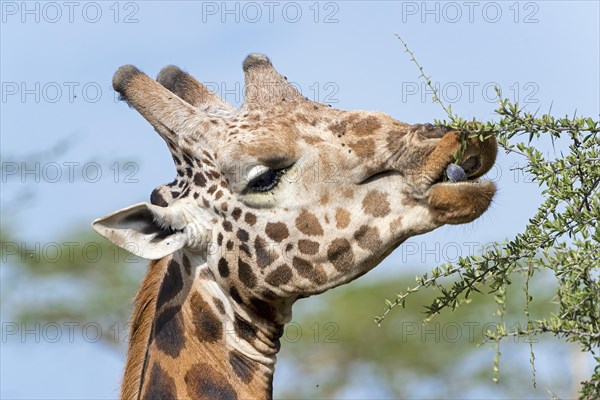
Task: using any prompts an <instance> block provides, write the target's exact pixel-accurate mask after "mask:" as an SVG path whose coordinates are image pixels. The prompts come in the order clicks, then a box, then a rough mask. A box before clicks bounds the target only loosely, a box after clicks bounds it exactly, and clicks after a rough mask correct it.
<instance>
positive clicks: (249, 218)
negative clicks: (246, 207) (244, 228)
mask: <svg viewBox="0 0 600 400" xmlns="http://www.w3.org/2000/svg"><path fill="white" fill-rule="evenodd" d="M244 221H246V223H247V224H248V225H250V226H253V225H254V224H255V223H256V215H254V214H252V213H250V212H247V213H246V214H244Z"/></svg>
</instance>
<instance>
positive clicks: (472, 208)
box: [427, 143, 496, 224]
mask: <svg viewBox="0 0 600 400" xmlns="http://www.w3.org/2000/svg"><path fill="white" fill-rule="evenodd" d="M494 146H495V143H494ZM495 156H496V153H495V147H493V150H492V147H490V148H489V150H488V152H487V153H486V152H483V153H482V154H473V153H471V154H467V155H465V158H464V161H463V162H462V163H460V165H457V164H454V163H448V164H446V165H445V166H444V167H442V168H440V169H439V171H438V173H437V175H436V177H435V178H434V181H433V183H432V185H431V187H430V189H429V195H428V199H427V203H428V206H429V209H430V211H431V213H432V215H433V218H434V220H435V221H436V222H437V223H440V224H464V223H468V222H471V221H473V220H475V219H477V218H479V216H481V214H483V213H484V212H485V211H486V210H487V209H488V207H489V206H490V204H491V203H492V199H493V197H494V195H495V193H496V185H495V184H494V183H493V182H491V181H489V180H485V179H480V177H481V176H482V175H484V174H485V173H486V172H488V171H489V170H490V169H491V168H492V166H493V165H494V161H495V158H496V157H495Z"/></svg>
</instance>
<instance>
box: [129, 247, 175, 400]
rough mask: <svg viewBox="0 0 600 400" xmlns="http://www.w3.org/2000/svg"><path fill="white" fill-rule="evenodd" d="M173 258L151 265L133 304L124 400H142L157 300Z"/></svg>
mask: <svg viewBox="0 0 600 400" xmlns="http://www.w3.org/2000/svg"><path fill="white" fill-rule="evenodd" d="M170 257H171V256H167V257H164V258H162V259H160V260H156V261H152V262H150V264H149V266H148V271H147V272H146V276H145V277H144V280H143V281H142V284H141V286H140V289H139V290H138V292H137V294H136V296H135V299H134V301H133V311H132V313H131V318H130V320H129V324H130V337H129V351H128V353H127V361H126V363H125V373H124V374H123V381H122V385H121V399H127V400H129V399H138V398H139V397H140V390H141V388H142V384H143V382H142V376H143V375H144V370H145V368H146V365H145V364H146V356H147V350H148V343H149V342H150V339H151V334H152V324H153V321H154V317H155V314H156V298H157V297H158V291H159V290H160V285H161V282H162V280H163V277H164V272H165V270H166V265H167V264H168V261H169V258H170Z"/></svg>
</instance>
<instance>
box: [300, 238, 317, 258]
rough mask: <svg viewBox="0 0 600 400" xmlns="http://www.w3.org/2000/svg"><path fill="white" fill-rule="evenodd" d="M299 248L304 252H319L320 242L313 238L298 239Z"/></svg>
mask: <svg viewBox="0 0 600 400" xmlns="http://www.w3.org/2000/svg"><path fill="white" fill-rule="evenodd" d="M298 249H299V250H300V252H301V253H304V254H310V255H313V254H317V252H318V251H319V243H317V242H313V241H312V240H305V239H301V240H299V241H298Z"/></svg>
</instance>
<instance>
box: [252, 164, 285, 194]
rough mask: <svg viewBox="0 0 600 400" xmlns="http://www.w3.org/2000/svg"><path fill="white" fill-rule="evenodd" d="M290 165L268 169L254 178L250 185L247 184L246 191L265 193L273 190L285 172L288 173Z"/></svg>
mask: <svg viewBox="0 0 600 400" xmlns="http://www.w3.org/2000/svg"><path fill="white" fill-rule="evenodd" d="M288 168H289V167H286V168H281V169H268V170H266V171H264V172H262V173H261V174H259V175H258V176H256V177H254V178H252V180H250V182H248V185H247V186H246V192H249V193H265V192H268V191H270V190H273V189H274V188H275V187H276V186H277V184H278V183H279V181H280V180H281V177H282V176H283V174H285V173H286V171H287V170H288Z"/></svg>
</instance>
